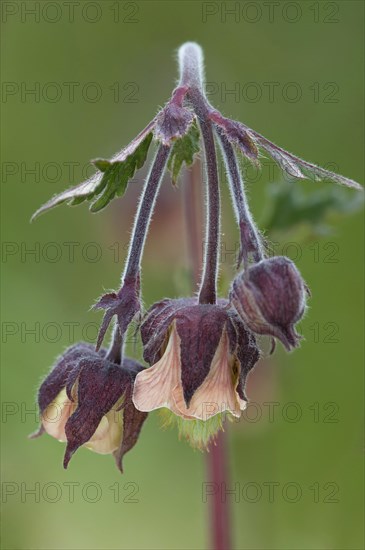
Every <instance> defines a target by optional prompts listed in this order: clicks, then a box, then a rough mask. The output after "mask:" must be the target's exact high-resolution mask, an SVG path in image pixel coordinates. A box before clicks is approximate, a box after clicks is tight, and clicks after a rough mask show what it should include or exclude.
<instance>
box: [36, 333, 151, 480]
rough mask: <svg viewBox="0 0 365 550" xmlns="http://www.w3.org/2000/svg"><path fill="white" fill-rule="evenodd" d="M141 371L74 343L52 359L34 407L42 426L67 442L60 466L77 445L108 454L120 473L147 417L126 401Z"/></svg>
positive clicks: (133, 364) (131, 362) (136, 365)
mask: <svg viewBox="0 0 365 550" xmlns="http://www.w3.org/2000/svg"><path fill="white" fill-rule="evenodd" d="M141 370H143V367H142V366H141V365H140V364H139V363H138V362H137V361H135V360H133V359H128V358H125V359H124V361H123V365H118V364H116V363H113V362H112V361H109V360H108V359H107V357H106V350H105V349H102V350H100V351H99V352H96V351H95V350H94V349H93V347H92V346H91V345H89V344H85V343H79V344H76V345H74V346H72V347H71V348H69V349H68V350H66V351H65V353H64V354H63V355H62V356H61V357H60V358H59V359H58V360H57V362H56V364H55V366H54V367H53V369H52V370H51V372H50V373H49V375H48V376H47V377H46V378H45V380H44V381H43V383H42V384H41V386H40V388H39V392H38V404H39V409H40V413H41V426H40V429H39V431H38V432H37V433H36V434H34V436H38V435H41V434H42V433H44V432H46V433H48V434H49V435H51V436H52V437H55V438H56V439H58V440H59V441H62V442H65V443H67V446H66V452H65V458H64V467H65V468H67V466H68V463H69V461H70V459H71V457H72V455H73V454H74V453H75V451H76V450H77V449H78V448H79V447H81V446H84V447H87V448H88V449H91V450H92V451H95V452H97V453H100V454H113V455H114V457H115V459H116V462H117V465H118V467H119V468H120V469H121V470H122V459H123V456H124V454H125V453H126V452H127V451H128V450H130V449H131V448H132V447H133V446H134V445H135V443H136V441H137V438H138V435H139V432H140V430H141V428H142V424H143V422H144V421H145V419H146V416H147V415H146V414H145V413H143V412H139V411H136V410H135V408H134V405H133V403H132V401H131V394H132V387H133V382H134V379H135V377H136V375H137V374H138V372H140V371H141Z"/></svg>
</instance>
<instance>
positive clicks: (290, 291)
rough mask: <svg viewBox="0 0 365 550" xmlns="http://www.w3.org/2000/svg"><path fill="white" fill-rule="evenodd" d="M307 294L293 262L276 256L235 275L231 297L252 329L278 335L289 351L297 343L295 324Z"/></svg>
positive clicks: (239, 312)
mask: <svg viewBox="0 0 365 550" xmlns="http://www.w3.org/2000/svg"><path fill="white" fill-rule="evenodd" d="M306 293H309V291H308V288H307V287H306V285H305V283H304V281H303V279H302V277H301V275H300V273H299V271H298V269H297V268H296V266H295V265H294V263H293V262H292V261H291V260H289V258H286V257H284V256H275V257H273V258H270V259H267V260H262V261H261V262H258V263H257V264H255V265H253V266H251V267H250V268H249V269H248V270H247V272H245V273H241V274H240V275H238V276H237V277H236V278H235V280H234V281H233V284H232V289H231V293H230V298H231V302H232V303H233V305H234V307H235V308H236V310H237V312H238V314H239V315H240V317H241V318H242V319H243V321H244V322H245V323H246V325H247V326H248V327H249V328H250V329H251V330H252V331H253V332H255V333H257V334H266V335H271V336H274V337H275V338H278V339H279V340H280V341H281V342H282V343H283V345H284V346H285V347H286V349H287V350H288V351H289V350H290V349H292V348H294V347H297V346H298V345H299V340H300V338H301V336H300V335H299V334H297V333H296V332H295V329H294V325H295V323H297V322H298V321H299V319H301V317H302V316H303V314H304V310H305V304H306Z"/></svg>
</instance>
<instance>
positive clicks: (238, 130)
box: [210, 111, 259, 164]
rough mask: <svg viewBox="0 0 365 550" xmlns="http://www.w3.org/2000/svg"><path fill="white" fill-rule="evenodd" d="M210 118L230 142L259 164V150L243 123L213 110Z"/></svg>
mask: <svg viewBox="0 0 365 550" xmlns="http://www.w3.org/2000/svg"><path fill="white" fill-rule="evenodd" d="M210 119H211V120H212V121H213V122H214V124H215V125H216V126H217V127H218V128H217V130H218V132H223V134H224V135H225V136H226V137H227V139H228V140H229V141H230V143H232V144H233V145H236V146H237V147H238V148H239V149H240V150H241V151H242V153H243V154H244V155H245V156H246V157H247V158H248V159H250V160H251V161H253V162H254V163H256V164H258V156H259V150H258V148H257V145H256V143H255V141H254V139H253V137H252V136H250V135H249V133H248V132H247V130H246V128H245V127H244V125H243V124H241V123H240V122H238V121H236V120H231V119H229V118H226V117H224V116H223V115H221V113H219V112H218V111H212V112H211V113H210Z"/></svg>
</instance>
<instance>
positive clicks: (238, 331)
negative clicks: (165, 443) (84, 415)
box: [133, 298, 259, 422]
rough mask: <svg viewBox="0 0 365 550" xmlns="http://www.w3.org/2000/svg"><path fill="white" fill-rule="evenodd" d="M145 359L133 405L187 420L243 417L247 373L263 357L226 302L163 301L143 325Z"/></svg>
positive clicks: (154, 308)
mask: <svg viewBox="0 0 365 550" xmlns="http://www.w3.org/2000/svg"><path fill="white" fill-rule="evenodd" d="M141 334H142V341H143V344H144V358H145V360H146V361H147V362H148V363H150V365H151V368H149V369H146V370H144V371H141V372H140V373H138V374H137V377H136V381H135V384H134V390H133V402H134V404H135V406H136V408H137V409H139V410H141V411H146V412H147V411H151V410H155V409H161V408H167V409H170V411H172V413H174V414H175V415H176V416H178V417H181V418H182V419H184V420H187V421H194V420H199V421H203V422H205V421H208V420H210V419H211V418H212V417H214V416H215V415H218V414H220V413H224V412H229V413H230V414H231V415H233V416H235V417H240V415H241V411H242V410H243V409H244V408H245V406H246V402H247V398H246V395H245V392H244V387H245V381H246V377H247V374H248V372H249V371H250V370H251V369H252V368H253V367H254V365H255V363H256V362H257V360H258V358H259V352H258V348H257V346H256V342H255V338H254V336H253V335H252V334H251V332H250V331H248V330H247V329H246V328H245V326H244V324H243V322H242V321H241V320H240V318H239V316H238V315H237V313H236V312H235V311H234V310H233V309H230V308H229V304H228V302H227V301H226V300H220V301H219V303H218V304H216V305H213V304H198V302H197V299H195V298H188V299H178V300H163V301H161V302H158V303H157V304H155V305H154V306H153V307H152V308H151V309H150V311H149V312H148V314H147V317H146V319H145V320H144V322H143V324H142V326H141Z"/></svg>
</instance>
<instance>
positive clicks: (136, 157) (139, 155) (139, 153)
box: [32, 119, 155, 220]
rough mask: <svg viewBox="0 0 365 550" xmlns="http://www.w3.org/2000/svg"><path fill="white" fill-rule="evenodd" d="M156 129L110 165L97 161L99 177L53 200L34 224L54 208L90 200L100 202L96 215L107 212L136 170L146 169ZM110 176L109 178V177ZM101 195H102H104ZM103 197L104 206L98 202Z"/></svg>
mask: <svg viewBox="0 0 365 550" xmlns="http://www.w3.org/2000/svg"><path fill="white" fill-rule="evenodd" d="M154 125H155V119H153V120H152V121H151V122H150V123H149V124H148V125H147V126H146V128H144V130H142V132H140V133H139V134H138V136H137V137H136V138H135V139H134V140H132V141H131V143H130V144H129V145H127V146H126V147H124V149H122V150H121V151H120V152H119V153H117V154H116V155H114V156H113V158H112V159H111V160H110V161H109V160H105V159H97V160H96V161H94V165H95V166H96V167H97V168H98V170H99V171H98V172H97V173H96V174H93V175H92V176H91V177H90V178H89V179H87V180H86V181H84V182H82V183H80V184H79V185H76V186H74V187H71V188H70V189H67V190H66V191H63V192H62V193H60V194H59V195H55V196H54V197H52V198H51V199H50V200H49V201H48V202H46V203H45V204H44V205H43V206H41V207H40V208H39V209H38V210H37V211H36V212H35V213H34V214H33V216H32V220H34V219H35V218H36V217H37V216H39V215H40V214H42V213H43V212H46V211H47V210H49V209H50V208H53V207H55V206H58V205H59V204H62V203H64V202H67V203H68V204H69V205H71V206H75V205H78V204H81V203H82V202H84V201H86V200H88V201H90V200H93V199H95V198H96V200H95V201H94V203H93V204H92V207H91V208H90V209H91V210H92V211H93V212H97V211H99V210H101V209H102V208H104V207H105V206H106V205H107V204H108V203H109V202H110V200H112V199H113V198H114V197H115V196H116V195H117V196H121V195H123V193H124V191H125V189H126V186H127V183H128V180H129V179H131V177H133V175H134V173H135V171H136V170H138V169H139V168H141V167H142V166H143V164H144V162H145V160H146V158H147V153H148V149H149V146H150V144H151V141H152V130H153V127H154ZM115 164H118V170H117V169H113V170H112V169H111V166H113V165H115ZM123 166H124V168H125V170H126V176H124V168H123ZM130 174H132V175H130ZM106 175H107V177H105V176H106ZM117 175H119V177H120V182H119V184H118V182H117ZM125 178H126V180H125ZM101 193H102V195H100V194H101ZM99 195H100V197H99V198H100V202H98V201H99V198H98V196H99Z"/></svg>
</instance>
